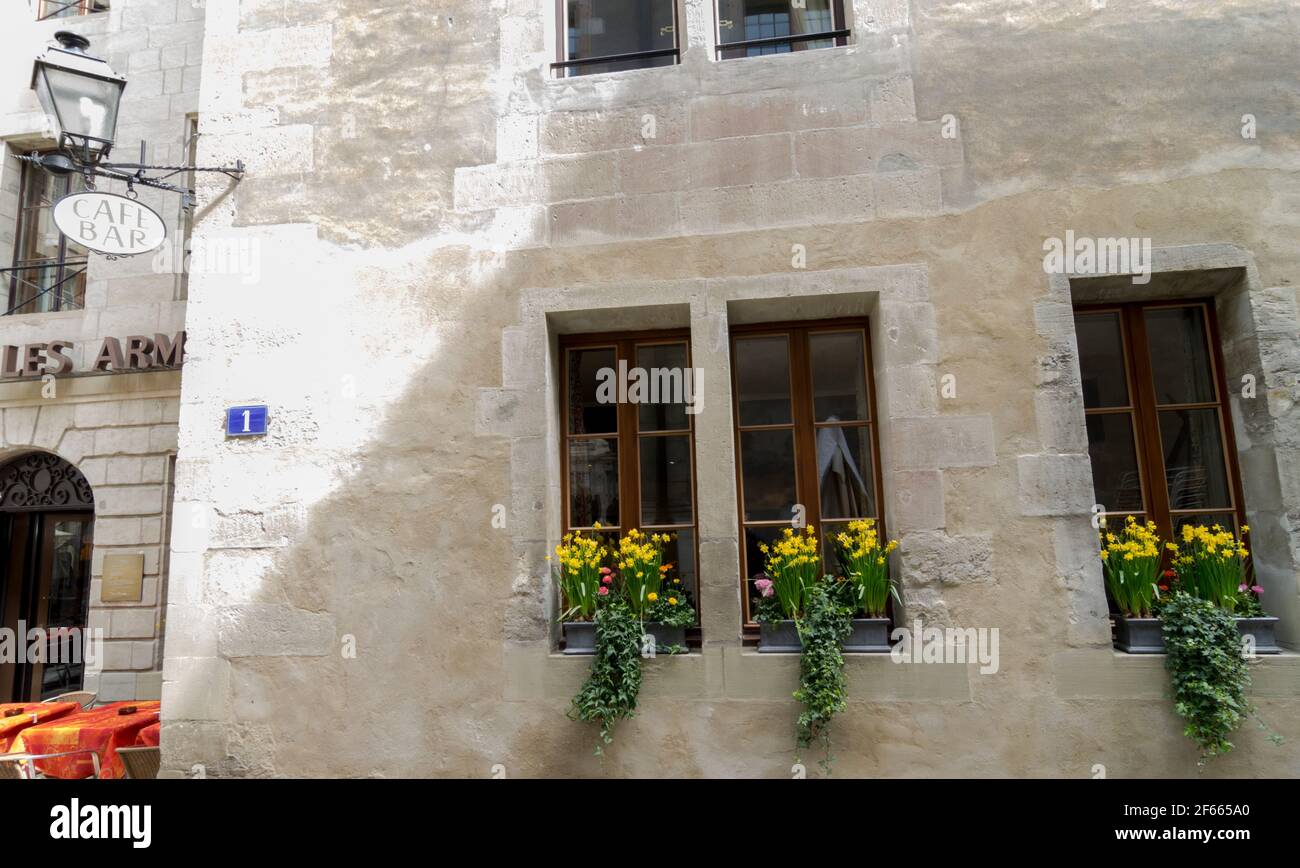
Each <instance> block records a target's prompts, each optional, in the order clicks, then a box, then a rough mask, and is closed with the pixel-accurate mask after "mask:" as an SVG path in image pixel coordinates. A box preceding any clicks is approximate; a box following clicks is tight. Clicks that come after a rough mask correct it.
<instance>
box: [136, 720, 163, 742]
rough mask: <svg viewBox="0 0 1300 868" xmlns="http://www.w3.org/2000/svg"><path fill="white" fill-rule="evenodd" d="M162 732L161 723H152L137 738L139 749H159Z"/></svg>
mask: <svg viewBox="0 0 1300 868" xmlns="http://www.w3.org/2000/svg"><path fill="white" fill-rule="evenodd" d="M161 731H162V724H161V723H151V724H149V725H148V726H146V727H145V728H144V729H142V730H140V734H139V735H137V736H136V737H135V743H136V745H137V746H138V747H157V746H158V736H159V734H160V733H161Z"/></svg>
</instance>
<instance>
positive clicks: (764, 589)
mask: <svg viewBox="0 0 1300 868" xmlns="http://www.w3.org/2000/svg"><path fill="white" fill-rule="evenodd" d="M754 587H756V588H758V592H759V593H760V594H762V595H763V596H764V597H770V596H772V595H773V594H775V593H776V591H774V590H772V580H771V579H756V580H755V581H754Z"/></svg>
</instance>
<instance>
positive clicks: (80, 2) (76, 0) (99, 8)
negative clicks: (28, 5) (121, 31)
mask: <svg viewBox="0 0 1300 868" xmlns="http://www.w3.org/2000/svg"><path fill="white" fill-rule="evenodd" d="M107 11H108V0H40V2H39V3H37V5H36V20H37V21H46V20H48V19H50V18H74V17H76V16H78V15H90V14H91V13H93V12H107Z"/></svg>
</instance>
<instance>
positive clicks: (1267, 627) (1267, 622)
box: [1237, 615, 1282, 654]
mask: <svg viewBox="0 0 1300 868" xmlns="http://www.w3.org/2000/svg"><path fill="white" fill-rule="evenodd" d="M1276 626H1277V618H1274V617H1272V616H1271V615H1265V616H1264V617H1262V618H1238V619H1237V631H1238V632H1239V633H1241V635H1243V636H1254V637H1255V653H1256V654H1281V653H1282V649H1281V648H1279V647H1277V638H1276V637H1275V636H1274V635H1273V630H1274V628H1275V627H1276Z"/></svg>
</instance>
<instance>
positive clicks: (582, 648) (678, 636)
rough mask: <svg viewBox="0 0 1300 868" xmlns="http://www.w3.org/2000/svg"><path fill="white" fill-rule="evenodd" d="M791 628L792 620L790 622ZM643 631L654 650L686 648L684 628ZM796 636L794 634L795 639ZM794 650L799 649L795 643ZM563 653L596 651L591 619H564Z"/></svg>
mask: <svg viewBox="0 0 1300 868" xmlns="http://www.w3.org/2000/svg"><path fill="white" fill-rule="evenodd" d="M790 624H791V627H792V628H793V625H794V622H793V621H791V622H790ZM645 631H646V633H647V634H648V635H650V636H653V637H655V649H656V652H657V651H658V650H659V649H664V648H669V647H672V646H674V645H676V646H678V647H680V648H682V649H683V650H685V648H686V628H685V627H669V626H667V625H665V624H658V623H654V624H652V623H649V622H647V623H646V624H645ZM797 638H798V637H797V636H796V639H797ZM794 650H796V651H797V650H799V646H798V645H796V646H795V649H794ZM564 653H565V654H595V653H596V624H595V622H593V621H565V622H564Z"/></svg>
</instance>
